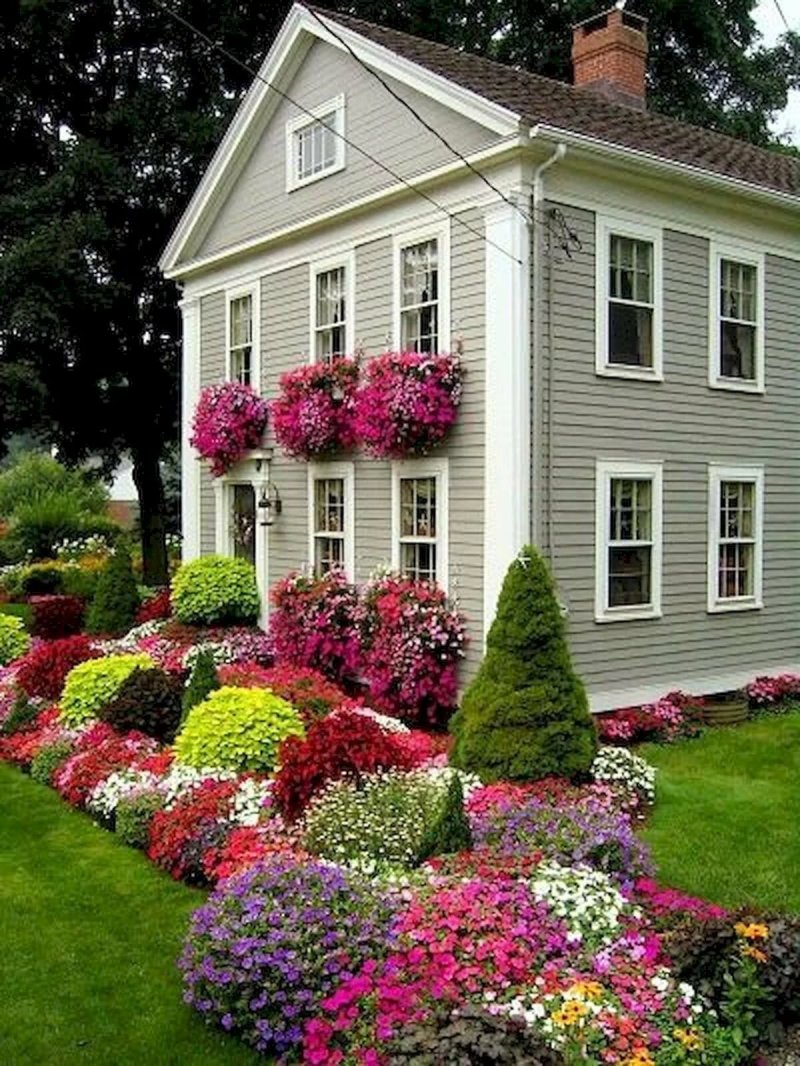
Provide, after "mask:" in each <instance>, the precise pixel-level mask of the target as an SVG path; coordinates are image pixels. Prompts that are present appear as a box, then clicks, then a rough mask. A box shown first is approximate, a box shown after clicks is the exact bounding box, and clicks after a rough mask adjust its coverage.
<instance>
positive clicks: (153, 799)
mask: <svg viewBox="0 0 800 1066" xmlns="http://www.w3.org/2000/svg"><path fill="white" fill-rule="evenodd" d="M164 802H165V801H164V797H163V796H162V795H161V793H160V792H140V793H139V795H138V796H130V797H129V798H127V799H121V800H120V801H119V803H118V804H117V808H116V815H115V820H114V828H115V830H116V834H117V836H118V837H119V838H120V840H121V841H122V843H123V844H127V845H128V847H130V848H142V849H144V848H146V847H147V844H148V840H149V834H150V823H151V822H152V820H153V818H154V816H155V813H156V811H160V810H163V807H164Z"/></svg>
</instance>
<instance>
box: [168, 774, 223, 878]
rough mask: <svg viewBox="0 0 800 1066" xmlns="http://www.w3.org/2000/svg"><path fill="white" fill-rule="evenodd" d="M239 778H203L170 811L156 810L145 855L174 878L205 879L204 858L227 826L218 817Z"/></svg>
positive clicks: (221, 841)
mask: <svg viewBox="0 0 800 1066" xmlns="http://www.w3.org/2000/svg"><path fill="white" fill-rule="evenodd" d="M240 783H241V782H239V781H235V780H234V781H213V780H205V781H202V782H201V783H200V784H199V785H198V786H197V788H195V789H192V791H191V792H189V793H188V794H187V795H185V796H183V797H182V798H180V799H178V800H177V801H176V803H175V805H174V806H173V807H172V808H171V809H170V810H163V811H156V813H155V815H154V816H153V820H152V822H151V823H150V841H149V845H148V848H147V855H148V858H150V859H151V860H152V861H153V862H154V863H156V864H157V865H158V866H161V867H162V868H163V869H164V870H166V871H167V872H168V873H169V874H170V875H171V876H172V877H174V878H175V880H176V881H177V880H181V879H185V880H187V881H194V882H200V883H202V882H204V881H205V880H206V874H205V870H204V867H203V860H204V858H205V855H206V853H207V852H208V851H210V850H211V849H213V848H219V847H220V846H221V845H222V844H223V842H224V841H225V839H226V838H227V836H228V834H229V833H230V826H227V825H224V824H222V823H221V820H222V819H224V818H225V816H226V815H227V814H228V812H229V811H230V806H231V799H232V797H233V795H234V793H235V792H236V790H237V789H238V787H239V785H240Z"/></svg>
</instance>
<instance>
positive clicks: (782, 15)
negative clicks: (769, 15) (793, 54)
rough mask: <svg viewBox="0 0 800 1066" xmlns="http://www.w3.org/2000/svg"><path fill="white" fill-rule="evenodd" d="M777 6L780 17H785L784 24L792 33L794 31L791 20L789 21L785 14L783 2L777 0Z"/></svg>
mask: <svg viewBox="0 0 800 1066" xmlns="http://www.w3.org/2000/svg"><path fill="white" fill-rule="evenodd" d="M775 7H776V8H777V9H778V14H779V15H780V17H781V18H782V19H783V24H784V26H785V27H786V29H787V30H788V32H789V33H791V32H792V28H791V26H790V25H789V22H788V20H787V18H786V16H785V15H784V13H783V8H782V7H781V3H780V0H775Z"/></svg>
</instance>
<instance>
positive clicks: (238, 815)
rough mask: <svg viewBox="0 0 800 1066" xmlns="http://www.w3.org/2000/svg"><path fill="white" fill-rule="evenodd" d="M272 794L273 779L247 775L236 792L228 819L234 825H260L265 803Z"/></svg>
mask: <svg viewBox="0 0 800 1066" xmlns="http://www.w3.org/2000/svg"><path fill="white" fill-rule="evenodd" d="M271 795H272V782H271V781H258V780H257V779H256V778H253V777H246V778H245V779H244V781H242V783H241V784H240V785H239V787H238V788H237V790H236V792H235V793H234V796H233V802H232V803H231V812H230V814H229V816H228V821H230V822H233V823H234V825H258V823H259V821H260V819H261V815H262V814H263V813H264V804H265V803H266V802H267V800H268V799H269V798H270V796H271Z"/></svg>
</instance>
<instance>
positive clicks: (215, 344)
mask: <svg viewBox="0 0 800 1066" xmlns="http://www.w3.org/2000/svg"><path fill="white" fill-rule="evenodd" d="M224 376H225V297H224V295H223V294H222V293H221V292H215V293H212V294H211V295H210V296H204V297H203V298H202V300H201V301H200V386H201V388H204V387H205V386H206V385H215V384H216V383H217V382H218V381H221V380H222V379H223V377H224ZM214 508H215V502H214V479H213V478H212V477H211V474H210V473H209V470H208V465H207V464H206V463H203V464H202V469H201V473H200V551H201V552H202V554H203V555H208V554H209V553H211V552H213V551H214V549H215V546H216V532H215V515H214Z"/></svg>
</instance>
